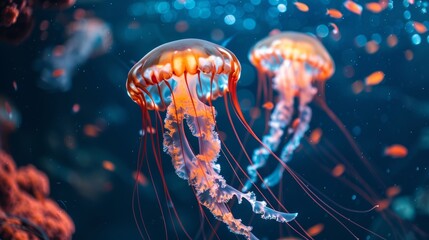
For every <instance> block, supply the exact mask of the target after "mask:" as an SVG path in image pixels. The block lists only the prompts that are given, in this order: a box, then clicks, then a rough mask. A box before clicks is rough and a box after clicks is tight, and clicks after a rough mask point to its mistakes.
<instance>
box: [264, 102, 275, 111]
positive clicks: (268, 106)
mask: <svg viewBox="0 0 429 240" xmlns="http://www.w3.org/2000/svg"><path fill="white" fill-rule="evenodd" d="M262 107H263V108H265V109H267V110H271V109H273V108H274V104H273V103H272V102H266V103H264V105H262Z"/></svg>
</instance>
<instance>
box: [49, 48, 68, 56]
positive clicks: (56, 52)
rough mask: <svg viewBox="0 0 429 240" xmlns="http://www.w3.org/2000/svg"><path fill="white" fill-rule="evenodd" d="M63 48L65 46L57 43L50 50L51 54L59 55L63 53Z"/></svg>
mask: <svg viewBox="0 0 429 240" xmlns="http://www.w3.org/2000/svg"><path fill="white" fill-rule="evenodd" d="M64 50H65V48H64V46H63V45H57V46H55V47H54V49H53V51H52V55H53V56H54V57H59V56H61V55H63V54H64Z"/></svg>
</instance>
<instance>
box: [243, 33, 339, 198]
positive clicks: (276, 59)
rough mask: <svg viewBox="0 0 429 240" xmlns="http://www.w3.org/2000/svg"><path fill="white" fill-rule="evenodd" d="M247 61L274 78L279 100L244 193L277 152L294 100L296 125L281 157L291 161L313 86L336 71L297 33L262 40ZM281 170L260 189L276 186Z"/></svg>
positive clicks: (305, 120)
mask: <svg viewBox="0 0 429 240" xmlns="http://www.w3.org/2000/svg"><path fill="white" fill-rule="evenodd" d="M249 59H250V62H251V63H252V64H253V65H254V66H255V67H256V68H257V70H258V72H259V73H260V76H263V75H264V74H266V75H268V76H273V77H272V88H273V89H274V90H276V92H277V94H278V99H279V100H278V101H277V102H276V103H275V107H274V109H273V111H272V113H271V116H270V120H269V122H268V127H269V130H268V133H267V134H266V135H264V136H263V138H262V141H263V143H264V144H265V145H266V146H267V147H268V148H269V149H267V148H265V147H259V148H257V149H255V150H254V152H253V155H252V161H253V164H251V165H249V166H248V168H247V172H248V174H249V179H248V181H247V182H246V183H245V185H244V187H243V189H242V190H243V191H247V190H249V189H250V188H251V187H252V185H253V183H255V182H256V181H257V170H258V169H259V168H262V167H264V166H265V165H266V162H267V159H268V157H269V155H270V151H269V150H271V151H273V152H275V151H276V150H277V149H278V147H279V145H280V143H281V142H282V137H283V136H284V135H285V133H284V132H285V128H286V127H287V126H290V125H291V122H292V119H293V114H294V104H295V98H297V99H298V103H297V108H298V109H297V110H298V114H297V115H298V117H297V119H298V120H297V124H294V125H296V126H293V127H291V128H290V133H291V135H292V136H291V137H290V140H289V141H288V142H287V143H286V144H285V146H284V147H283V149H282V151H281V155H280V159H281V160H282V161H283V162H284V163H287V162H289V161H290V160H291V158H292V156H293V152H294V151H295V150H296V148H297V147H298V146H299V144H300V141H301V139H302V138H303V136H304V134H305V132H306V131H307V130H308V127H309V123H310V120H311V114H312V111H311V108H310V107H309V106H308V104H309V103H310V102H311V101H312V100H313V97H314V96H315V95H316V94H317V87H316V86H315V83H319V84H320V83H322V84H323V83H324V81H325V80H327V79H328V78H329V77H331V76H332V74H333V73H334V69H335V66H334V62H333V60H332V58H331V56H330V55H329V53H328V52H327V51H326V49H325V48H324V47H323V46H322V44H321V43H320V42H319V41H318V40H317V39H316V38H314V37H312V36H310V35H307V34H303V33H297V32H283V33H279V34H277V35H274V36H269V37H267V38H265V39H262V40H261V41H259V42H258V43H257V44H256V45H255V46H254V47H253V48H252V49H251V51H250V54H249ZM284 169H285V168H284V166H283V165H282V164H278V166H277V167H276V168H275V170H274V171H273V172H272V173H271V174H270V175H269V176H267V177H266V178H265V179H264V182H263V184H262V187H272V186H275V185H276V184H277V183H278V182H279V181H280V180H281V177H282V175H283V172H284Z"/></svg>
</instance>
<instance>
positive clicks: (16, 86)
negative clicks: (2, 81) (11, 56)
mask: <svg viewBox="0 0 429 240" xmlns="http://www.w3.org/2000/svg"><path fill="white" fill-rule="evenodd" d="M12 86H13V89H14V90H15V91H18V84H17V83H16V81H13V82H12Z"/></svg>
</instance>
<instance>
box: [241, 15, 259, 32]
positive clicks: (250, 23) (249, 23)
mask: <svg viewBox="0 0 429 240" xmlns="http://www.w3.org/2000/svg"><path fill="white" fill-rule="evenodd" d="M243 27H244V28H245V29H247V30H253V29H255V27H256V22H255V20H253V18H246V19H244V21H243Z"/></svg>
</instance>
